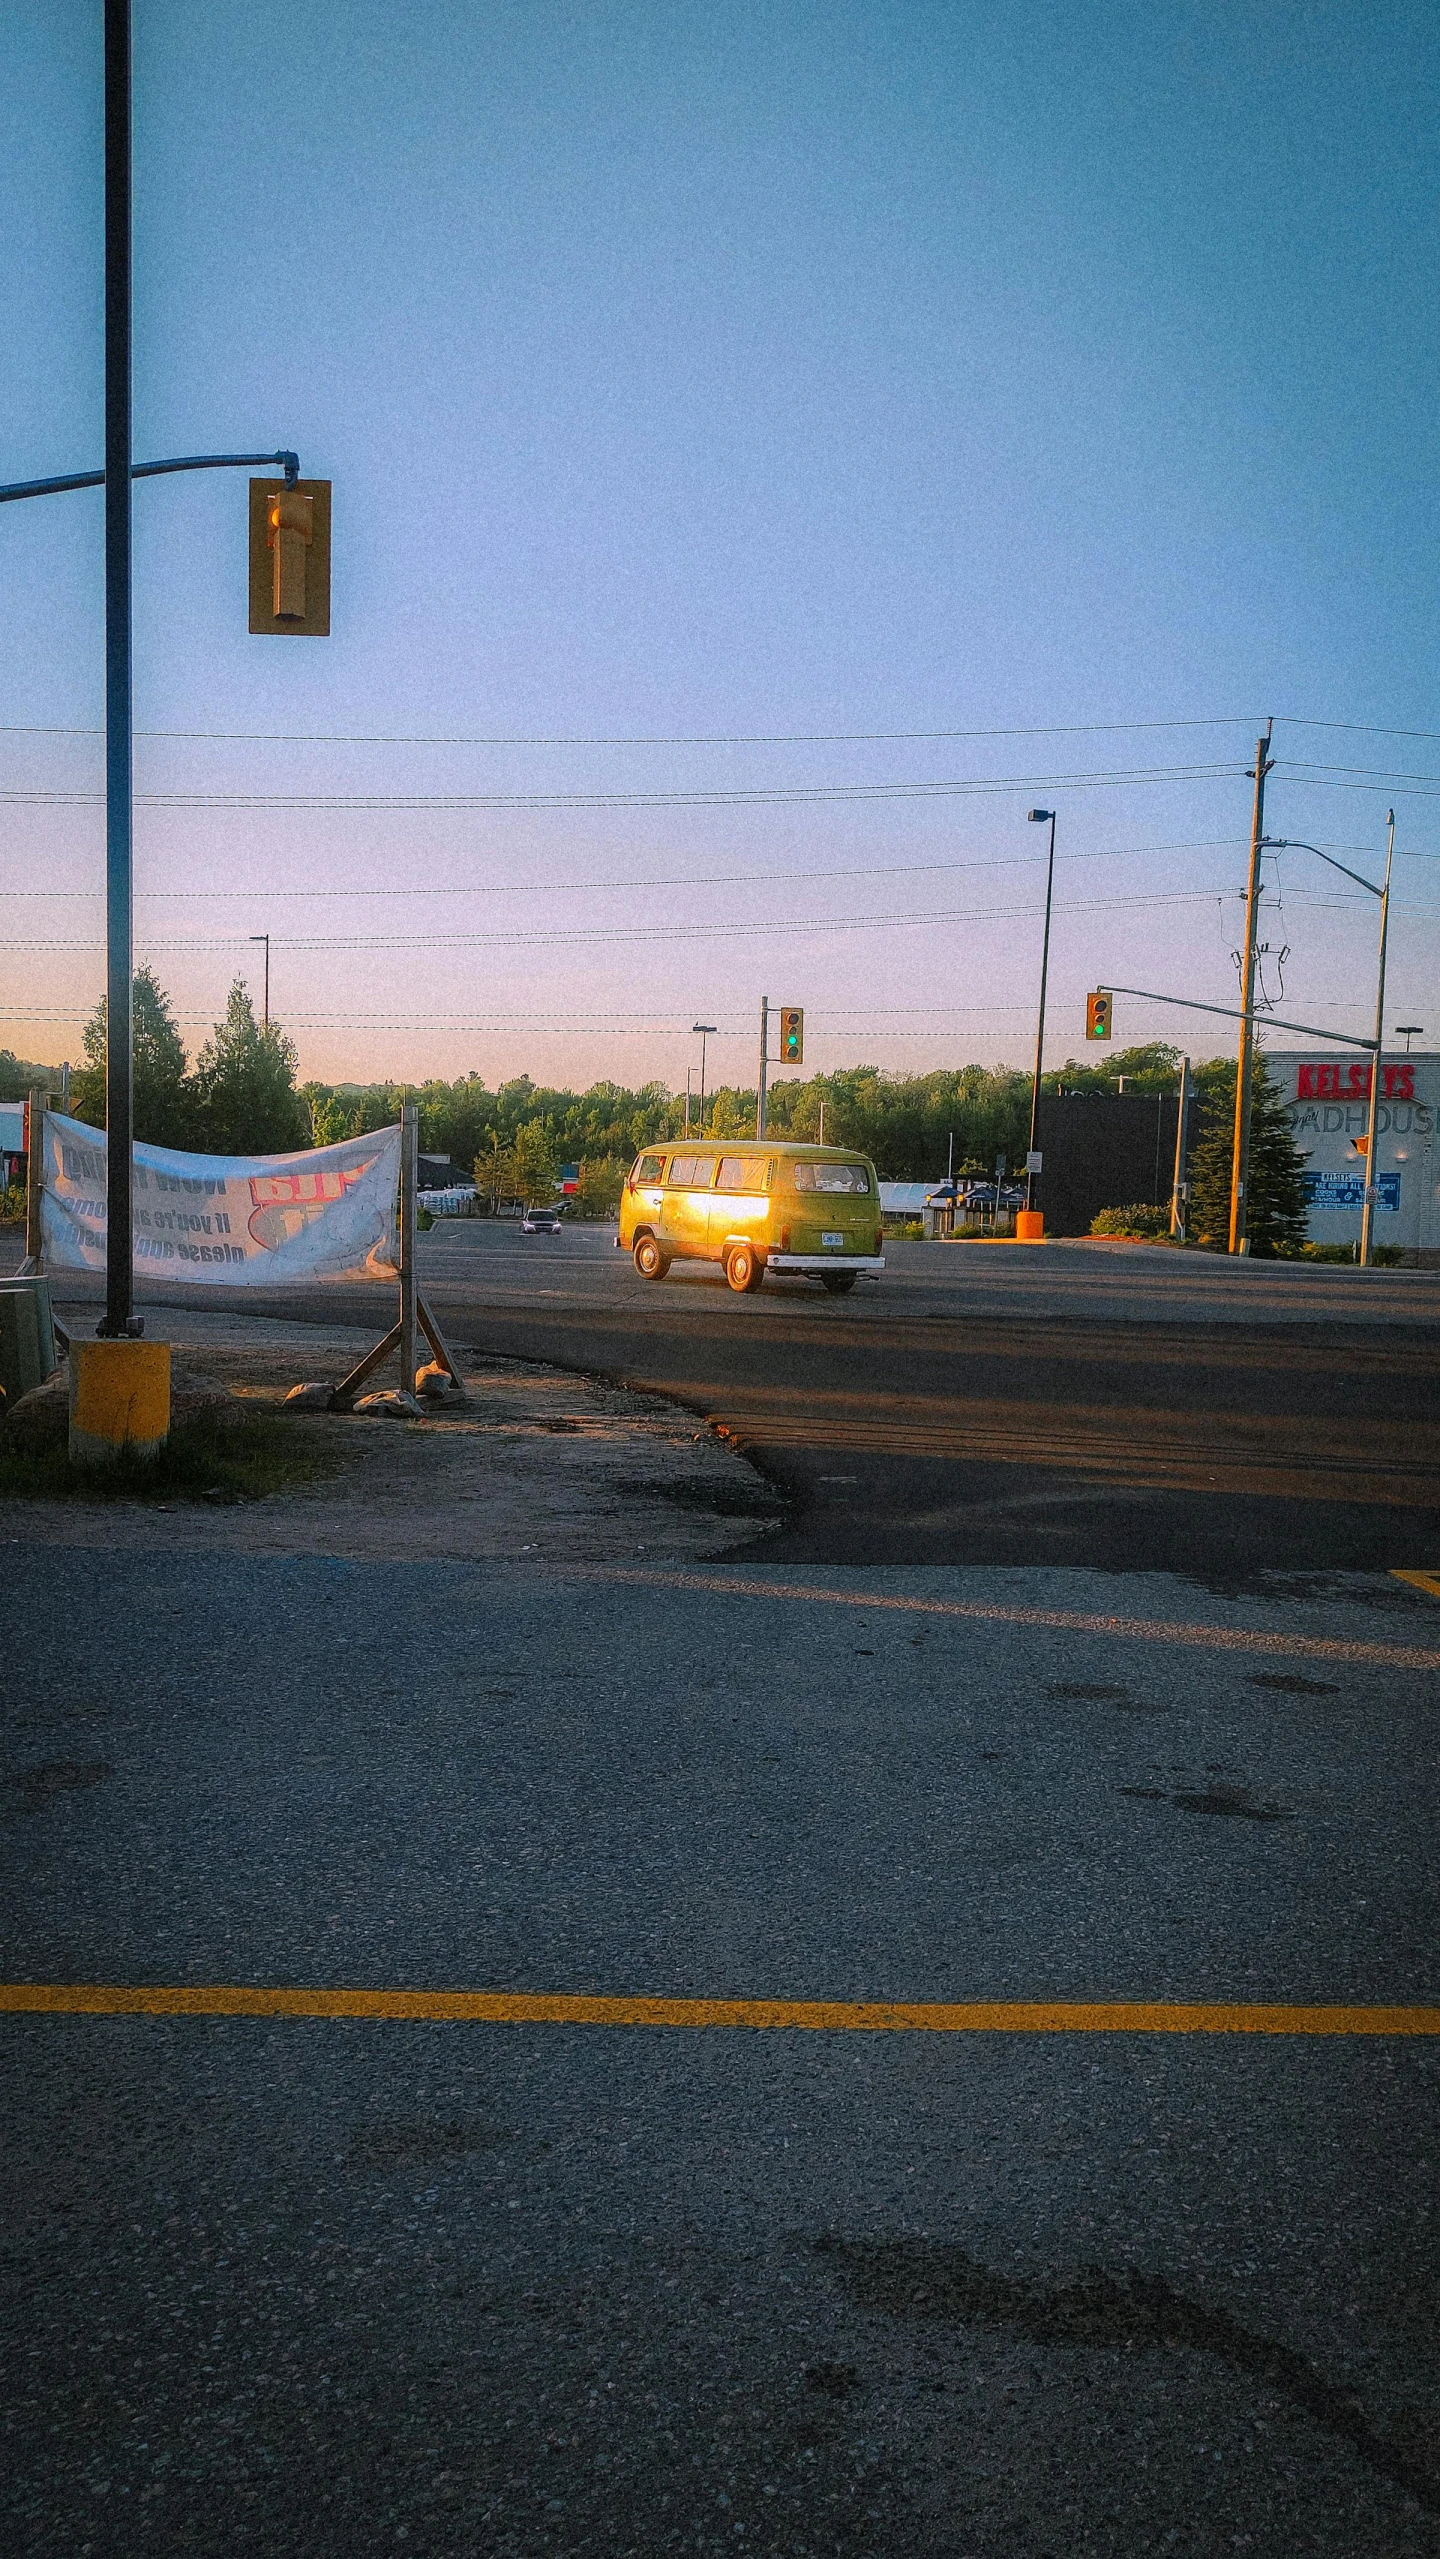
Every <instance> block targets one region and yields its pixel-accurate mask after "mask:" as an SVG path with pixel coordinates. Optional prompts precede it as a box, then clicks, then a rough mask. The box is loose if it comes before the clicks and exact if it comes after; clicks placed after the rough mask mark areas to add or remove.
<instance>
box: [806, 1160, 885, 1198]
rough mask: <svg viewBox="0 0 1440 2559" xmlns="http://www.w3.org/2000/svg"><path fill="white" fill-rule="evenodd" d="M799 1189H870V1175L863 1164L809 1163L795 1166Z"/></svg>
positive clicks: (865, 1190) (866, 1190)
mask: <svg viewBox="0 0 1440 2559" xmlns="http://www.w3.org/2000/svg"><path fill="white" fill-rule="evenodd" d="M795 1188H796V1190H797V1191H864V1192H867V1193H868V1191H869V1188H870V1175H869V1172H868V1171H867V1169H866V1167H865V1166H864V1165H863V1164H807V1163H804V1162H801V1163H799V1164H797V1165H796V1167H795Z"/></svg>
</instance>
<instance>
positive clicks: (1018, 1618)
mask: <svg viewBox="0 0 1440 2559" xmlns="http://www.w3.org/2000/svg"><path fill="white" fill-rule="evenodd" d="M554 1578H557V1579H561V1580H568V1581H589V1582H623V1583H634V1584H637V1585H638V1586H639V1587H640V1588H642V1589H648V1590H697V1591H714V1592H716V1593H717V1594H718V1595H719V1596H721V1597H722V1598H734V1599H784V1600H796V1599H798V1600H806V1601H811V1602H813V1601H815V1600H820V1601H822V1602H825V1603H828V1604H829V1605H830V1606H831V1607H834V1608H863V1609H876V1610H879V1609H890V1610H896V1611H899V1612H900V1613H902V1614H904V1615H907V1616H910V1615H914V1616H921V1617H960V1618H968V1619H971V1620H973V1621H975V1622H976V1623H978V1624H981V1625H994V1626H1053V1627H1057V1628H1060V1629H1062V1630H1063V1631H1064V1632H1066V1633H1068V1634H1076V1635H1103V1636H1104V1637H1105V1638H1106V1639H1107V1641H1108V1640H1110V1639H1112V1638H1124V1639H1126V1640H1127V1641H1129V1642H1132V1643H1142V1644H1185V1645H1189V1646H1192V1647H1198V1648H1200V1649H1202V1650H1204V1649H1213V1650H1215V1651H1217V1652H1222V1653H1286V1654H1289V1655H1291V1656H1292V1657H1295V1658H1298V1659H1300V1660H1302V1661H1305V1660H1308V1661H1317V1662H1355V1663H1367V1664H1370V1665H1372V1666H1373V1667H1375V1668H1377V1669H1381V1670H1440V1652H1436V1651H1434V1650H1432V1649H1430V1648H1429V1647H1427V1646H1424V1645H1420V1644H1361V1643H1356V1642H1353V1641H1351V1640H1349V1639H1347V1638H1346V1637H1343V1636H1339V1635H1281V1634H1278V1633H1275V1634H1272V1633H1269V1632H1267V1631H1266V1630H1265V1629H1264V1628H1262V1627H1259V1626H1205V1625H1193V1624H1187V1623H1185V1622H1184V1621H1183V1620H1181V1619H1171V1618H1164V1617H1105V1616H1102V1615H1100V1614H1099V1613H1098V1611H1097V1612H1093V1613H1092V1612H1090V1611H1088V1610H1085V1609H1078V1608H1026V1607H1024V1606H1022V1605H1020V1604H1019V1603H1018V1602H1016V1603H1011V1604H1008V1605H1007V1604H1006V1603H1005V1602H1004V1601H1001V1600H983V1599H928V1598H925V1597H923V1596H921V1595H920V1594H918V1593H912V1592H902V1591H873V1590H871V1591H863V1590H862V1591H857V1590H836V1589H835V1588H834V1586H833V1584H828V1583H824V1582H767V1581H760V1580H758V1579H753V1578H750V1577H748V1576H746V1575H744V1574H741V1573H683V1572H668V1571H667V1570H666V1569H665V1567H664V1566H663V1565H659V1564H656V1565H646V1564H569V1563H567V1564H564V1565H562V1566H561V1567H560V1568H559V1570H558V1573H557V1574H556V1576H554Z"/></svg>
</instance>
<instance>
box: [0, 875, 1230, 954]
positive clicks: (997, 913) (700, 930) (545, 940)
mask: <svg viewBox="0 0 1440 2559" xmlns="http://www.w3.org/2000/svg"><path fill="white" fill-rule="evenodd" d="M1242 894H1243V892H1242V891H1241V890H1239V889H1213V888H1212V889H1177V890H1173V891H1170V892H1162V893H1160V894H1157V895H1155V896H1152V897H1105V898H1086V899H1082V900H1080V901H1079V902H1078V903H1075V904H1072V905H1069V906H1064V907H1057V908H1056V910H1055V911H1056V913H1057V914H1062V915H1088V914H1098V913H1102V912H1110V911H1113V910H1114V909H1115V908H1117V907H1121V908H1124V909H1125V910H1127V911H1129V910H1131V909H1133V908H1136V907H1140V906H1194V905H1204V906H1209V905H1211V904H1212V903H1213V902H1214V901H1215V900H1216V899H1217V898H1225V897H1239V896H1241V895H1242ZM1038 912H1039V909H1038V908H1036V907H1030V906H979V907H956V908H938V909H937V908H932V907H922V908H917V909H915V910H913V911H909V912H906V913H903V914H899V915H841V916H814V915H807V916H793V917H786V916H779V917H776V918H775V919H774V920H773V921H769V922H758V923H742V924H734V923H730V924H664V925H652V924H620V925H600V926H591V927H580V928H569V929H567V928H565V927H561V928H559V929H558V930H554V931H549V930H545V931H537V930H535V929H533V928H529V927H524V928H521V929H518V930H516V931H514V932H506V933H402V934H394V933H347V934H325V935H319V934H315V935H311V934H296V935H285V936H283V937H282V936H281V935H279V934H275V935H273V936H272V942H273V947H274V948H275V949H276V950H277V951H279V950H283V951H387V952H389V951H462V950H478V949H486V948H490V947H493V946H494V945H496V944H501V945H507V946H508V945H515V944H521V945H527V946H531V947H534V946H538V945H549V944H553V943H563V944H564V945H565V946H566V947H567V948H575V947H578V946H579V945H580V944H582V943H605V942H610V943H630V942H694V941H710V942H713V941H722V942H723V941H731V940H740V939H744V940H750V939H754V938H756V937H758V936H760V935H763V934H766V933H787V934H811V935H817V936H818V935H823V934H826V933H858V932H866V931H875V930H886V931H894V930H897V929H899V928H901V927H904V926H908V925H912V924H925V925H931V924H979V923H988V922H993V921H995V920H997V919H999V918H1008V917H1015V916H1026V915H1035V914H1038ZM248 938H249V937H248V935H244V934H226V935H219V936H214V937H209V938H207V939H205V940H200V939H198V938H197V939H195V940H188V941H183V942H170V941H161V942H153V943H151V945H150V948H151V949H152V950H154V951H157V952H159V951H163V952H166V953H167V954H175V953H181V952H202V951H229V950H238V949H243V948H244V947H245V944H246V942H247V941H248ZM10 948H11V949H12V950H16V951H98V950H102V949H103V948H104V945H103V943H100V942H78V941H68V940H67V941H62V940H58V939H57V940H34V941H16V942H12V943H11V944H10Z"/></svg>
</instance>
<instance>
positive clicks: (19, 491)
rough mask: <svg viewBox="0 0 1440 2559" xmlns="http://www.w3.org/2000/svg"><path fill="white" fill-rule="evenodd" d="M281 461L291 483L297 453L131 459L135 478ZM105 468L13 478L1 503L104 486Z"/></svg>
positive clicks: (236, 468) (243, 468)
mask: <svg viewBox="0 0 1440 2559" xmlns="http://www.w3.org/2000/svg"><path fill="white" fill-rule="evenodd" d="M277 462H278V463H279V464H280V466H281V468H282V469H283V471H284V473H285V478H286V481H287V483H288V484H289V485H290V486H292V487H293V486H294V483H295V482H296V481H297V480H298V479H299V477H300V456H299V454H298V453H187V454H182V455H180V456H178V457H177V459H176V460H175V461H173V462H132V463H131V465H130V477H131V479H132V480H157V479H159V478H160V476H161V474H162V473H163V472H166V471H255V470H262V469H264V468H265V467H266V466H267V465H272V466H273V465H274V464H275V463H277ZM104 486H105V474H104V472H103V471H67V472H65V473H63V474H62V476H61V477H60V478H59V479H56V480H12V481H11V483H10V485H9V487H8V488H0V506H3V504H4V503H5V500H6V499H7V498H48V497H53V496H54V495H55V494H56V492H57V491H59V490H61V489H103V488H104Z"/></svg>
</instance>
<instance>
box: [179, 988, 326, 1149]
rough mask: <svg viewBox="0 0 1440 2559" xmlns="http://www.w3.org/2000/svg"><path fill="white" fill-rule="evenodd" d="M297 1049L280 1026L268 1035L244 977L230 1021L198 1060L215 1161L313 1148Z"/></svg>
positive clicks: (204, 1121) (201, 1106)
mask: <svg viewBox="0 0 1440 2559" xmlns="http://www.w3.org/2000/svg"><path fill="white" fill-rule="evenodd" d="M298 1063H299V1061H298V1058H297V1055H296V1049H295V1043H294V1041H293V1040H290V1039H287V1038H286V1036H285V1033H284V1032H283V1031H282V1030H280V1029H279V1027H278V1026H277V1024H275V1023H274V1022H272V1023H271V1025H270V1027H269V1029H268V1030H262V1029H261V1027H260V1024H259V1023H258V1022H257V1021H256V1019H255V1007H254V1005H253V1004H252V1002H251V1000H250V992H249V989H248V987H247V986H246V984H245V980H244V979H243V977H237V978H236V980H235V983H234V985H233V986H232V987H231V989H230V1001H229V1003H228V1004H227V1006H226V1008H225V1019H224V1021H223V1022H217V1023H216V1025H215V1033H214V1037H213V1038H212V1039H208V1040H207V1041H206V1042H205V1045H204V1047H203V1048H202V1050H201V1051H200V1054H199V1056H198V1058H197V1059H196V1061H195V1092H196V1100H197V1103H198V1110H199V1119H200V1124H201V1127H202V1128H203V1131H204V1144H205V1151H206V1152H207V1153H208V1154H211V1155H285V1154H288V1153H289V1152H290V1151H291V1150H292V1149H293V1148H296V1147H302V1146H309V1145H310V1144H311V1143H312V1139H311V1132H310V1113H309V1111H308V1109H307V1108H306V1105H305V1103H304V1102H303V1101H302V1100H301V1098H300V1095H299V1094H298V1093H297V1091H296V1089H295V1069H296V1066H297V1064H298Z"/></svg>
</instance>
